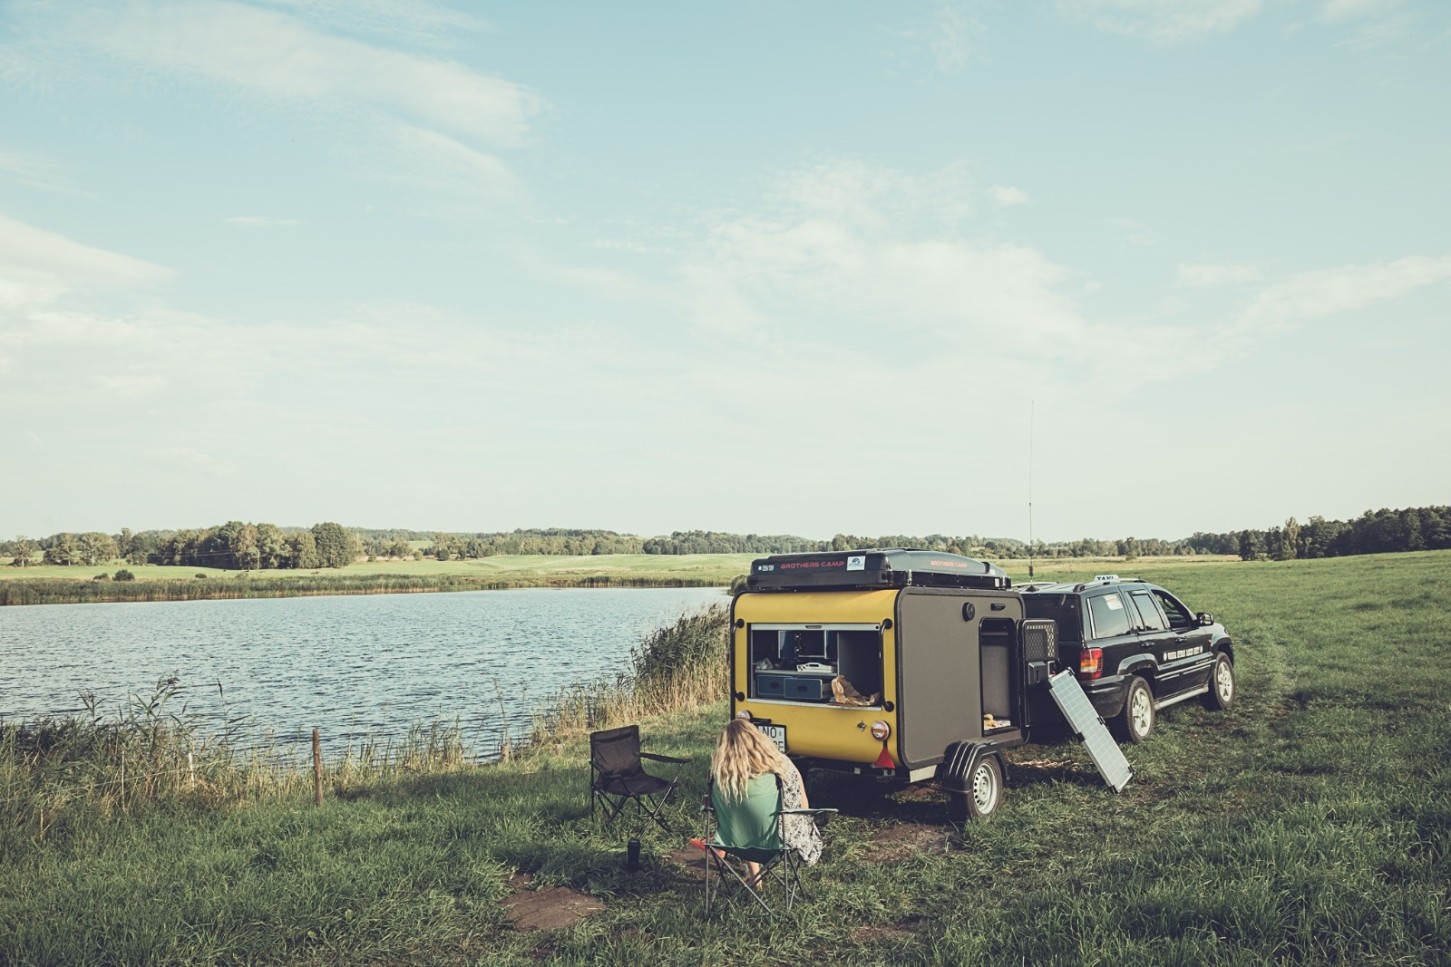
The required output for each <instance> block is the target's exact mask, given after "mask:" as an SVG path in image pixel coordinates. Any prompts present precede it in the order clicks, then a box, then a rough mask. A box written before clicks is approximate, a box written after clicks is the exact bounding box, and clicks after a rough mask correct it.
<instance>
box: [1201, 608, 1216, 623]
mask: <svg viewBox="0 0 1451 967" xmlns="http://www.w3.org/2000/svg"><path fill="white" fill-rule="evenodd" d="M1199 624H1200V625H1201V626H1202V625H1212V624H1214V615H1212V614H1210V613H1209V612H1208V611H1201V612H1199Z"/></svg>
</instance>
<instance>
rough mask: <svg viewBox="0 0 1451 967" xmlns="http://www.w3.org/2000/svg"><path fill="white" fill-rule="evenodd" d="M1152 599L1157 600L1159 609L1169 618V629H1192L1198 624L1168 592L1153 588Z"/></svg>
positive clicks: (1187, 610) (1186, 609)
mask: <svg viewBox="0 0 1451 967" xmlns="http://www.w3.org/2000/svg"><path fill="white" fill-rule="evenodd" d="M1154 597H1156V598H1158V599H1159V607H1161V608H1163V609H1164V613H1165V614H1166V615H1168V616H1169V627H1170V628H1192V627H1194V626H1195V625H1196V624H1198V621H1197V620H1196V619H1195V617H1194V615H1193V614H1191V613H1190V611H1189V609H1188V608H1186V607H1184V605H1183V604H1182V603H1181V602H1180V601H1179V599H1178V598H1176V597H1174V596H1173V595H1172V594H1170V593H1169V592H1168V591H1164V590H1162V589H1160V588H1155V589H1154Z"/></svg>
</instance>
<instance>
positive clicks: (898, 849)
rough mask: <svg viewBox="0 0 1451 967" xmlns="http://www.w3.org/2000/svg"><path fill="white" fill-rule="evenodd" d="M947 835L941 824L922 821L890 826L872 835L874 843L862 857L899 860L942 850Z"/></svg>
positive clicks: (870, 859)
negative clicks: (915, 854) (923, 822)
mask: <svg viewBox="0 0 1451 967" xmlns="http://www.w3.org/2000/svg"><path fill="white" fill-rule="evenodd" d="M945 836H946V833H945V831H944V830H943V828H942V827H941V826H925V825H923V824H921V823H902V824H900V825H897V826H888V827H886V828H885V829H882V830H879V831H878V832H877V833H876V834H875V835H873V836H872V844H871V846H869V847H868V848H867V851H866V853H865V854H864V855H863V856H862V859H863V860H864V861H866V862H868V863H883V862H886V861H889V860H899V859H901V858H902V857H904V856H910V855H911V854H913V853H922V852H925V851H927V850H940V849H942V848H943V846H944V845H946V838H945Z"/></svg>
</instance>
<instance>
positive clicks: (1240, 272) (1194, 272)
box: [1178, 262, 1259, 288]
mask: <svg viewBox="0 0 1451 967" xmlns="http://www.w3.org/2000/svg"><path fill="white" fill-rule="evenodd" d="M1258 277H1259V270H1258V269H1256V268H1254V267H1253V266H1250V265H1211V264H1208V263H1195V262H1182V263H1180V265H1179V271H1178V281H1179V284H1180V285H1185V286H1190V287H1191V288H1209V287H1212V286H1221V285H1239V284H1241V283H1244V282H1253V281H1254V280H1255V279H1256V278H1258Z"/></svg>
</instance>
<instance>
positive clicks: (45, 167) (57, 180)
mask: <svg viewBox="0 0 1451 967" xmlns="http://www.w3.org/2000/svg"><path fill="white" fill-rule="evenodd" d="M0 174H6V175H9V176H10V177H12V178H14V179H15V180H17V181H19V182H20V183H21V184H25V185H30V186H31V187H33V188H45V189H48V190H51V191H73V190H74V188H73V187H72V186H71V184H70V181H69V179H68V178H66V176H65V174H64V173H63V171H62V167H61V165H59V164H58V163H56V162H54V161H52V160H50V159H49V158H44V157H40V156H38V155H31V154H23V153H20V152H16V151H3V150H0Z"/></svg>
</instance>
